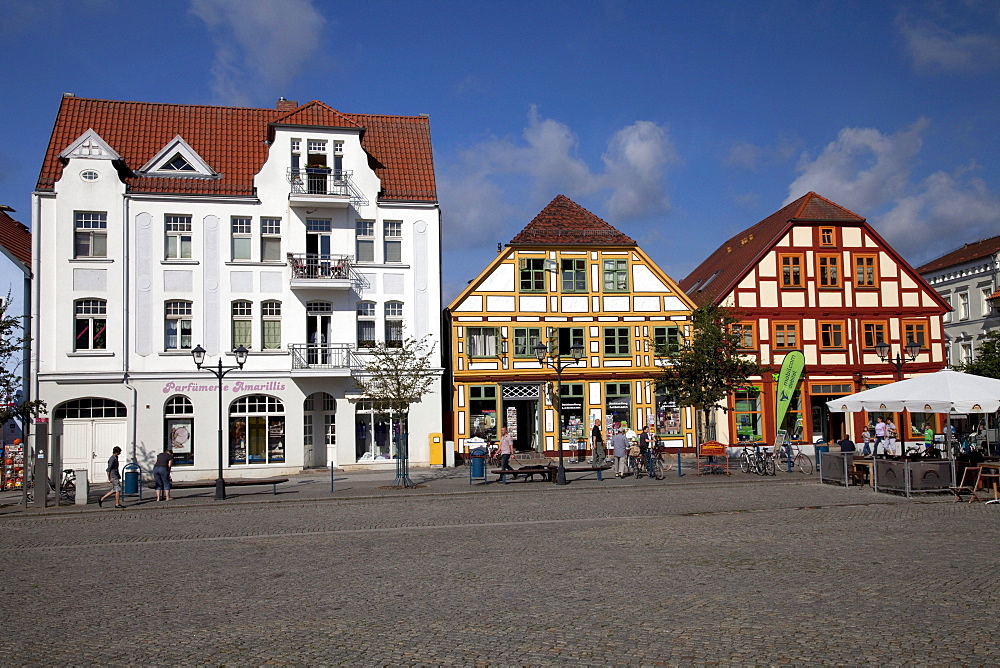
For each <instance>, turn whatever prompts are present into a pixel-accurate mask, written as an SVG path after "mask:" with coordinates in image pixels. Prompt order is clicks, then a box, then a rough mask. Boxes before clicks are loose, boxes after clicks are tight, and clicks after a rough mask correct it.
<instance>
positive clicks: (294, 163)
mask: <svg viewBox="0 0 1000 668" xmlns="http://www.w3.org/2000/svg"><path fill="white" fill-rule="evenodd" d="M290 144H291V154H292V160H291V167H292V175H293V176H295V175H298V172H299V170H300V169H301V168H302V140H301V139H292V140H291V142H290Z"/></svg>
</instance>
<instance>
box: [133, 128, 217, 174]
mask: <svg viewBox="0 0 1000 668" xmlns="http://www.w3.org/2000/svg"><path fill="white" fill-rule="evenodd" d="M138 174H139V175H140V176H166V177H170V178H178V177H189V178H200V179H205V178H209V179H212V178H219V173H218V172H216V171H215V170H214V169H212V168H211V167H210V166H209V164H208V163H207V162H205V161H204V160H203V159H202V157H201V156H200V155H198V152H197V151H195V150H194V149H193V148H191V146H190V145H189V144H188V143H187V142H186V141H184V139H183V138H182V137H181V136H180V135H177V136H176V137H174V138H173V139H172V140H171V141H170V142H169V143H168V144H167V145H166V146H164V147H163V148H162V149H160V151H159V152H158V153H157V154H156V155H154V156H153V157H152V158H151V159H150V160H149V162H147V163H146V164H145V165H143V166H142V168H140V169H139V170H138Z"/></svg>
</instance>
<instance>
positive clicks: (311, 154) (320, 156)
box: [306, 139, 327, 167]
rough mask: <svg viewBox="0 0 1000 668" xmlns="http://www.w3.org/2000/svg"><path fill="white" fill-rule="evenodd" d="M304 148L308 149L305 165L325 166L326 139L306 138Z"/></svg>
mask: <svg viewBox="0 0 1000 668" xmlns="http://www.w3.org/2000/svg"><path fill="white" fill-rule="evenodd" d="M306 149H307V150H308V157H307V162H306V166H307V167H326V166H327V163H326V140H325V139H307V140H306Z"/></svg>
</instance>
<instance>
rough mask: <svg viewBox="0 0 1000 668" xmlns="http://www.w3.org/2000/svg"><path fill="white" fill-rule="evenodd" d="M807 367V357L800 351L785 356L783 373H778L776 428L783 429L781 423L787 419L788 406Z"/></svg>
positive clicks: (782, 365) (775, 412) (782, 366)
mask: <svg viewBox="0 0 1000 668" xmlns="http://www.w3.org/2000/svg"><path fill="white" fill-rule="evenodd" d="M805 366H806V357H805V355H803V354H802V353H801V352H799V351H798V350H793V351H792V352H790V353H788V354H787V355H785V359H784V361H783V362H782V363H781V371H780V372H778V389H777V392H776V397H777V400H776V401H775V402H774V428H775V429H781V421H782V420H784V419H785V413H787V412H788V404H790V403H791V401H792V395H793V394H795V388H796V386H797V385H798V384H799V378H801V377H802V370H803V369H805Z"/></svg>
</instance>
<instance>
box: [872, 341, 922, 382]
mask: <svg viewBox="0 0 1000 668" xmlns="http://www.w3.org/2000/svg"><path fill="white" fill-rule="evenodd" d="M875 352H876V353H878V358H879V359H880V360H882V361H883V362H888V363H889V364H891V365H893V366H894V367H896V380H903V366H904V365H905V364H906V363H907V362H913V361H915V360H916V359H917V355H919V354H920V344H919V343H917V342H916V341H914V340H913V339H910V340H909V341H907V342H906V346H905V347H904V349H903V350H902V351H900V352H897V353H896V359H893V358H891V357H890V356H889V344H888V343H886V342H885V341H883V340H882V339H879V340H878V343H876V344H875Z"/></svg>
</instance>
